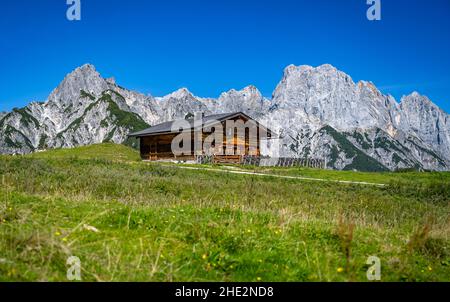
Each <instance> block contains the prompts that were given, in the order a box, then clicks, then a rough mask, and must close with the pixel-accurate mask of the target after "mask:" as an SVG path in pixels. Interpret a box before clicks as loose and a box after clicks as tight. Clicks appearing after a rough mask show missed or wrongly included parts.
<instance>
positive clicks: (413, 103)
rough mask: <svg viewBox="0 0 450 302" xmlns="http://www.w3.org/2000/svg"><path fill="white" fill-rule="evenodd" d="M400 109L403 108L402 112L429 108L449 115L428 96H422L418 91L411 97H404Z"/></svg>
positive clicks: (410, 95)
mask: <svg viewBox="0 0 450 302" xmlns="http://www.w3.org/2000/svg"><path fill="white" fill-rule="evenodd" d="M400 107H401V108H402V110H411V109H415V110H421V109H424V108H428V109H431V110H435V111H437V112H441V113H442V114H445V115H448V114H447V113H446V112H445V111H443V110H442V109H441V108H440V107H439V106H438V105H436V104H435V103H433V102H432V101H431V100H430V99H429V98H428V97H427V96H426V95H423V94H420V93H419V92H417V91H414V92H412V93H411V94H409V95H406V96H403V97H402V98H401V100H400Z"/></svg>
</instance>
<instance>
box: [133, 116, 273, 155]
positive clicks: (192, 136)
mask: <svg viewBox="0 0 450 302" xmlns="http://www.w3.org/2000/svg"><path fill="white" fill-rule="evenodd" d="M227 121H233V122H236V121H238V122H242V125H243V124H244V123H246V124H245V125H246V127H245V128H244V129H240V130H237V128H227ZM219 123H220V124H221V125H219ZM218 126H219V127H218ZM151 129H152V128H150V129H149V130H151ZM156 129H157V128H156ZM220 129H221V130H222V131H223V133H222V135H220V136H215V134H216V132H215V131H219V130H220ZM261 133H264V134H261ZM179 135H181V132H176V133H174V132H167V131H165V132H164V131H163V132H161V133H151V132H150V133H148V134H145V133H141V134H139V133H138V134H136V135H135V137H137V138H139V139H140V151H141V157H142V159H143V160H151V161H157V160H180V161H190V160H195V158H196V156H201V155H213V156H214V158H215V160H216V161H217V162H223V163H238V162H240V161H241V159H242V157H243V156H260V155H261V136H264V137H265V138H268V137H271V135H272V133H271V131H270V130H268V129H266V128H265V127H263V126H261V125H260V124H259V123H257V122H256V121H254V120H252V119H251V118H250V117H248V116H247V115H245V114H242V113H236V114H230V115H229V116H225V117H222V120H219V121H218V123H216V124H215V125H209V126H208V131H205V130H204V129H203V128H202V129H194V128H192V129H191V130H190V131H185V132H183V134H182V135H184V138H185V140H184V141H188V142H189V143H190V144H191V145H190V146H186V147H190V148H186V150H187V149H189V152H184V153H183V154H179V153H178V154H174V153H173V152H172V142H173V141H174V139H176V138H177V137H178V138H180V137H179ZM216 137H220V138H222V139H223V141H222V144H220V143H218V142H216V141H215V140H213V138H216ZM196 140H198V142H197V144H196ZM207 140H208V141H207ZM200 141H201V143H200ZM205 141H207V142H208V144H205ZM196 146H197V148H196ZM198 146H200V148H199V147H198ZM206 146H208V147H206Z"/></svg>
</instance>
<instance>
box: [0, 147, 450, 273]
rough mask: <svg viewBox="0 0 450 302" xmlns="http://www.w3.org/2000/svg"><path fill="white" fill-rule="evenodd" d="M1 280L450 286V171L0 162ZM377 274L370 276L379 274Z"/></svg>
mask: <svg viewBox="0 0 450 302" xmlns="http://www.w3.org/2000/svg"><path fill="white" fill-rule="evenodd" d="M0 182H1V186H0V281H68V279H67V275H68V269H69V268H70V263H68V259H69V258H70V257H77V258H78V259H79V260H80V268H81V280H82V281H99V282H100V281H255V282H269V281H308V282H320V281H325V282H331V281H338V282H354V281H362V282H369V281H370V280H371V279H370V276H371V273H373V266H374V263H373V261H368V260H370V259H372V260H373V259H374V257H375V259H379V271H380V276H379V277H380V278H378V279H381V281H385V282H391V281H414V282H416V281H420V282H422V281H425V282H428V281H449V280H450V215H449V214H450V173H448V172H423V173H419V172H408V171H405V172H396V173H394V172H373V173H369V172H367V173H363V172H352V171H331V170H315V169H306V168H263V167H240V166H229V165H195V166H194V165H187V164H175V163H158V162H143V161H141V159H140V155H139V153H138V152H137V151H135V150H134V149H131V148H129V147H127V146H124V145H116V144H112V143H106V144H98V145H92V146H87V147H79V148H74V149H57V150H52V151H46V152H41V153H33V154H30V155H24V156H6V155H5V156H0ZM368 275H369V278H368Z"/></svg>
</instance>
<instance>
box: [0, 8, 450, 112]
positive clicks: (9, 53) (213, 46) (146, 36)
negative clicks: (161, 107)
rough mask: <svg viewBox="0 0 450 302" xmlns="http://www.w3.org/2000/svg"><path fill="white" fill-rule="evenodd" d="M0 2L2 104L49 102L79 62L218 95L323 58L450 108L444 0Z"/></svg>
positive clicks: (449, 32)
mask: <svg viewBox="0 0 450 302" xmlns="http://www.w3.org/2000/svg"><path fill="white" fill-rule="evenodd" d="M381 3H382V21H379V22H369V21H368V20H367V18H366V10H367V8H368V6H367V4H366V0H345V1H341V0H314V1H306V0H305V1H302V0H290V1H289V0H276V1H275V0H272V1H269V0H239V1H238V0H203V1H201V0H185V1H178V0H164V1H156V0H154V1H152V0H109V1H106V0H81V5H82V11H81V13H82V20H81V21H79V22H69V21H68V20H67V19H66V10H67V7H68V6H67V5H66V0H39V1H38V0H2V1H0V11H1V17H0V37H1V39H0V111H3V110H10V109H11V108H13V107H21V106H24V105H26V104H27V103H28V102H30V101H32V100H45V99H46V97H47V96H48V95H49V93H50V92H51V90H52V89H53V88H55V87H56V86H57V85H58V83H59V82H60V81H61V80H62V79H63V77H64V76H65V75H66V74H67V73H69V72H70V71H71V70H73V69H74V68H75V67H77V66H80V65H82V64H84V63H88V62H89V63H92V64H94V65H95V66H96V67H97V69H98V70H99V71H100V72H101V73H102V75H103V76H105V77H109V76H115V77H116V80H117V82H118V83H119V84H120V85H122V86H125V87H127V88H131V89H136V90H139V91H142V92H144V93H150V94H152V95H155V96H161V95H165V94H167V93H170V92H172V91H174V90H176V89H178V88H181V87H188V88H189V89H190V90H191V91H192V92H193V93H195V94H196V95H199V96H204V97H217V96H219V94H220V93H221V92H223V91H226V90H229V89H231V88H236V89H240V88H243V87H244V86H247V85H249V84H253V85H255V86H257V87H258V88H259V89H260V90H261V91H262V93H263V94H264V95H266V96H271V94H272V92H273V90H274V88H275V86H276V85H277V83H278V82H279V81H280V79H281V76H282V71H283V69H284V67H286V66H287V65H289V64H295V65H303V64H307V65H313V66H317V65H321V64H324V63H330V64H332V65H334V66H336V67H337V68H339V69H341V70H343V71H345V72H346V73H348V74H349V75H350V76H352V78H353V79H354V80H355V81H359V80H370V81H373V82H374V83H375V84H376V85H377V86H378V87H379V88H380V89H381V90H382V91H383V92H384V93H391V94H393V95H394V96H395V97H396V98H397V99H399V98H400V97H401V96H402V95H403V94H409V93H410V92H412V91H414V90H417V91H419V92H421V93H423V94H426V95H428V96H429V97H430V98H431V99H432V100H433V101H434V102H435V103H436V104H438V105H439V106H441V107H442V108H443V109H444V110H446V111H447V112H450V95H449V91H448V90H449V89H448V88H449V87H450V72H449V71H450V57H449V54H450V18H449V13H450V1H448V0H433V1H427V0H409V1H408V0H381Z"/></svg>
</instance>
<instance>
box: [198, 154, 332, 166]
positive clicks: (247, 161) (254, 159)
mask: <svg viewBox="0 0 450 302" xmlns="http://www.w3.org/2000/svg"><path fill="white" fill-rule="evenodd" d="M196 162H197V163H198V164H215V163H234V164H241V165H244V166H258V167H304V168H315V169H326V168H327V163H326V161H325V160H323V159H315V158H288V157H279V158H273V157H260V156H241V157H240V159H238V160H235V159H234V158H233V161H229V162H228V159H227V158H225V157H223V156H214V155H200V156H197V157H196Z"/></svg>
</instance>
